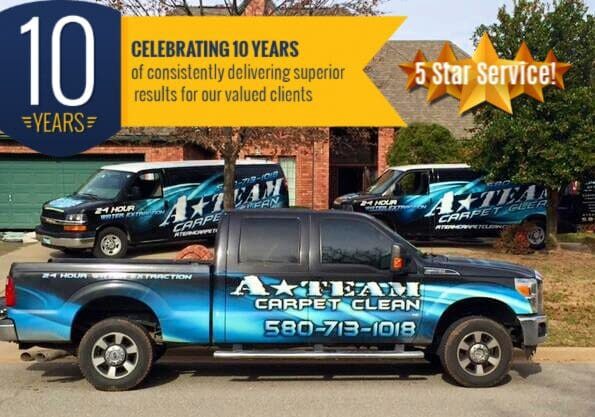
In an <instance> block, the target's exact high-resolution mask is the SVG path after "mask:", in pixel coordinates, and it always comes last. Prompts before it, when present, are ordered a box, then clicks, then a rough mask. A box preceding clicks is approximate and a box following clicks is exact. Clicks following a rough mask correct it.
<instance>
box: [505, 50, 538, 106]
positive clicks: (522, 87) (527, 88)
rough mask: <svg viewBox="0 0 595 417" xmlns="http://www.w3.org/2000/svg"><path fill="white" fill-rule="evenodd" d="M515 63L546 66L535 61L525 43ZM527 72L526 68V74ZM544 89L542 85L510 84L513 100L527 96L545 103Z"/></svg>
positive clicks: (515, 58) (517, 54)
mask: <svg viewBox="0 0 595 417" xmlns="http://www.w3.org/2000/svg"><path fill="white" fill-rule="evenodd" d="M514 60H515V61H519V62H520V63H525V64H526V65H535V66H542V65H544V64H543V63H541V62H537V61H535V60H534V59H533V55H531V51H530V50H529V47H528V46H527V44H526V43H525V42H524V41H523V43H522V44H521V47H520V48H519V50H518V52H517V53H516V56H515V57H514ZM526 71H527V69H526V67H525V72H526ZM543 87H545V86H544V85H541V84H534V85H532V84H512V83H511V84H510V87H509V91H510V98H511V99H513V98H515V97H518V96H520V95H521V94H523V93H524V94H527V95H528V96H530V97H533V98H534V99H535V100H537V101H540V102H542V103H543Z"/></svg>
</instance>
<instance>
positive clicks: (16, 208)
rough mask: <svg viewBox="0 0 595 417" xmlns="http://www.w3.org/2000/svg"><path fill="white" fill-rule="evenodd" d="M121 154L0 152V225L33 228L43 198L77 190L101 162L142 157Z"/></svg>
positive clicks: (127, 160)
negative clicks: (69, 155)
mask: <svg viewBox="0 0 595 417" xmlns="http://www.w3.org/2000/svg"><path fill="white" fill-rule="evenodd" d="M142 160H143V155H126V156H122V157H110V156H102V157H99V158H98V157H95V158H89V157H76V158H68V159H52V158H47V157H42V156H39V157H36V156H26V157H21V156H17V155H10V156H8V155H6V156H2V155H0V229H13V230H14V229H33V228H34V227H35V226H37V225H38V224H39V213H40V212H41V206H42V204H43V203H44V202H46V201H48V200H51V199H54V198H57V197H62V196H65V195H68V194H71V193H72V192H74V191H76V190H77V189H78V188H79V187H80V185H81V184H82V183H83V182H84V181H85V180H86V179H87V178H88V177H89V176H90V175H91V174H93V173H94V172H95V171H96V170H97V169H98V168H100V167H102V166H103V165H108V164H112V163H120V162H132V161H142Z"/></svg>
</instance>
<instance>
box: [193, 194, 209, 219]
mask: <svg viewBox="0 0 595 417" xmlns="http://www.w3.org/2000/svg"><path fill="white" fill-rule="evenodd" d="M208 204H209V203H208V202H206V201H205V199H204V198H201V199H200V201H199V202H198V203H196V204H195V205H193V206H192V210H193V212H192V217H191V218H194V216H196V215H197V214H198V215H199V216H200V217H202V211H203V209H204V208H205V207H206V206H207V205H208Z"/></svg>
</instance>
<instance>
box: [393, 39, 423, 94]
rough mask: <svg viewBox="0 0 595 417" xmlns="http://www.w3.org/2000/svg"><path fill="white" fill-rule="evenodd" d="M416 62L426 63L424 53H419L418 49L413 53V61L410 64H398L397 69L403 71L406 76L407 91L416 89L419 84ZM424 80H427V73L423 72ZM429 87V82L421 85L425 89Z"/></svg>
mask: <svg viewBox="0 0 595 417" xmlns="http://www.w3.org/2000/svg"><path fill="white" fill-rule="evenodd" d="M418 62H426V56H425V55H424V53H423V52H422V51H420V50H419V49H418V50H417V52H416V53H415V56H414V57H413V61H411V62H406V63H404V64H400V65H399V67H400V68H401V69H402V70H403V72H404V73H405V74H407V85H406V87H405V88H407V90H411V89H412V88H414V87H418V86H419V84H418V83H417V80H416V78H417V68H416V64H417V63H418ZM425 73H426V74H425V79H428V78H429V77H428V72H427V71H425ZM428 85H429V82H427V81H426V82H425V83H424V84H423V86H424V87H427V86H428Z"/></svg>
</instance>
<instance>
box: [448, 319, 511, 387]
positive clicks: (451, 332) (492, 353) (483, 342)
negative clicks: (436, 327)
mask: <svg viewBox="0 0 595 417" xmlns="http://www.w3.org/2000/svg"><path fill="white" fill-rule="evenodd" d="M439 355H440V361H441V363H442V367H443V368H444V370H445V372H446V373H447V374H448V375H449V376H450V377H452V378H453V379H454V380H455V381H456V382H457V383H458V384H460V385H462V386H464V387H492V386H494V385H497V384H499V383H500V382H502V380H503V379H504V378H505V377H506V376H507V375H508V372H509V370H510V365H511V362H512V340H511V338H510V335H509V334H508V332H507V331H506V329H505V328H504V327H502V325H500V324H499V323H497V322H495V321H493V320H490V319H487V318H485V317H479V316H471V317H466V318H463V319H461V320H458V321H456V322H455V323H453V324H452V325H451V326H450V327H449V328H448V329H447V330H446V332H445V333H444V335H443V337H442V342H441V344H440V348H439Z"/></svg>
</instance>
